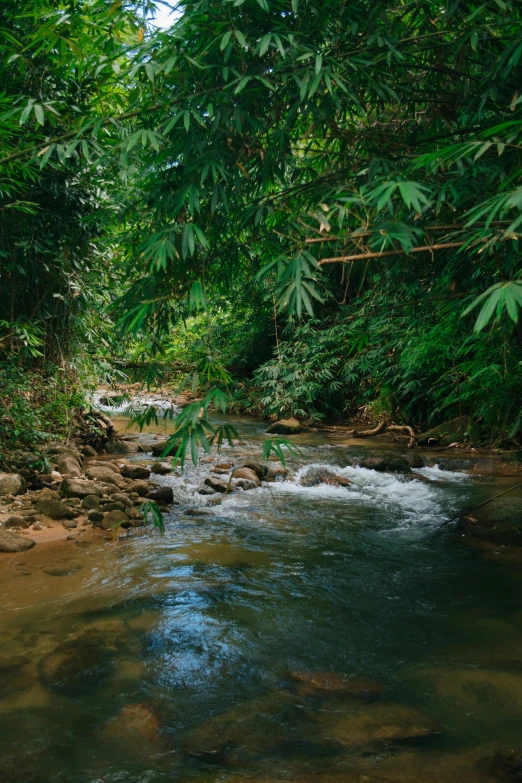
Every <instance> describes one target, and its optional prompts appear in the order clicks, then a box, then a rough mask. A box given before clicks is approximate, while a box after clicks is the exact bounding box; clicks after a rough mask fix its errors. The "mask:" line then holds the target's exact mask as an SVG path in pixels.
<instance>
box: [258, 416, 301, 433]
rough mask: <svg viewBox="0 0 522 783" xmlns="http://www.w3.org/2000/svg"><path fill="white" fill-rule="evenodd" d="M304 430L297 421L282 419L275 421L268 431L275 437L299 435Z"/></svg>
mask: <svg viewBox="0 0 522 783" xmlns="http://www.w3.org/2000/svg"><path fill="white" fill-rule="evenodd" d="M302 430H303V428H302V427H301V424H300V423H299V422H298V421H297V419H281V420H280V421H275V422H274V423H273V424H271V425H270V427H267V429H266V431H267V432H269V433H272V434H274V435H297V434H298V433H299V432H302Z"/></svg>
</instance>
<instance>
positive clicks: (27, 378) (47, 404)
mask: <svg viewBox="0 0 522 783" xmlns="http://www.w3.org/2000/svg"><path fill="white" fill-rule="evenodd" d="M0 379H1V383H0V449H1V450H9V449H14V448H21V447H26V448H31V447H32V446H34V445H35V444H39V443H44V442H45V441H47V440H50V439H52V438H53V437H56V436H57V435H60V436H62V437H63V436H65V437H67V436H69V435H72V434H74V431H75V414H77V413H78V411H79V410H80V409H81V408H82V407H83V406H84V405H85V395H84V391H83V387H84V385H85V379H82V378H80V377H79V376H78V374H77V373H75V372H73V371H71V370H70V369H68V370H67V369H66V368H65V367H61V366H59V365H55V364H48V365H46V367H45V368H41V369H34V368H33V367H31V365H30V364H23V363H22V362H20V361H19V360H12V361H3V362H0Z"/></svg>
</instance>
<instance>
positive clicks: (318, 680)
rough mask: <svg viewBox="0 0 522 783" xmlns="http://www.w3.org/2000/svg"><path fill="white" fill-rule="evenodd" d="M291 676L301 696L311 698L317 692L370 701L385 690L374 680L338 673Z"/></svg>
mask: <svg viewBox="0 0 522 783" xmlns="http://www.w3.org/2000/svg"><path fill="white" fill-rule="evenodd" d="M291 676H292V679H293V680H295V681H296V682H297V683H298V690H299V693H301V694H302V695H310V696H311V695H314V694H316V693H318V692H319V693H323V694H332V695H342V696H352V697H354V698H356V699H363V700H366V701H371V700H372V699H378V698H380V697H382V696H383V694H384V692H385V690H386V689H385V687H384V685H383V684H382V683H380V682H377V681H375V680H364V679H359V678H358V677H346V676H345V675H344V674H340V673H338V672H294V673H293V674H292V675H291Z"/></svg>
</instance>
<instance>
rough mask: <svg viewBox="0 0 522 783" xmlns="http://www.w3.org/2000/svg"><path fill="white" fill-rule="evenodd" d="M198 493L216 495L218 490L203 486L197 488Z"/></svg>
mask: <svg viewBox="0 0 522 783" xmlns="http://www.w3.org/2000/svg"><path fill="white" fill-rule="evenodd" d="M196 492H197V493H198V495H215V494H216V490H215V489H212V487H209V486H206V485H205V484H202V485H201V486H200V487H198V488H197V490H196Z"/></svg>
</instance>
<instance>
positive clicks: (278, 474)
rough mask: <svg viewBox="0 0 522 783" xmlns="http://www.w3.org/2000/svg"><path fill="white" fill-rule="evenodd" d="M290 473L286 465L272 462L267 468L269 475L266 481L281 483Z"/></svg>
mask: <svg viewBox="0 0 522 783" xmlns="http://www.w3.org/2000/svg"><path fill="white" fill-rule="evenodd" d="M289 473H290V471H289V470H288V468H287V467H285V466H284V465H281V463H280V462H275V463H274V462H270V463H269V464H268V466H267V475H266V480H267V481H281V480H282V479H285V478H287V476H288V475H289Z"/></svg>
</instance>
